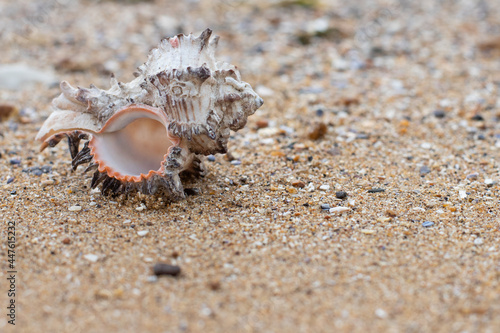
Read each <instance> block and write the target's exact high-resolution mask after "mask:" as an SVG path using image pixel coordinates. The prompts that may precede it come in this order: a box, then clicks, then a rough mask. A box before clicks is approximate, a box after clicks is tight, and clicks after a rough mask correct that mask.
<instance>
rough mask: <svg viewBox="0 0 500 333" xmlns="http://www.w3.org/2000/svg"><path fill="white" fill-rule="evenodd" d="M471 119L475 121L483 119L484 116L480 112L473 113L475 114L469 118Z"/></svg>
mask: <svg viewBox="0 0 500 333" xmlns="http://www.w3.org/2000/svg"><path fill="white" fill-rule="evenodd" d="M471 120H475V121H483V120H484V118H483V116H481V115H480V114H475V115H474V116H473V117H472V118H471Z"/></svg>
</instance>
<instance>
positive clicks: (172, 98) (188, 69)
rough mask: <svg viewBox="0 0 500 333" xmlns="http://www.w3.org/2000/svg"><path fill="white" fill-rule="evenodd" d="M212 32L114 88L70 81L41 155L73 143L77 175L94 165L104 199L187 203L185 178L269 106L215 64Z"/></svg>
mask: <svg viewBox="0 0 500 333" xmlns="http://www.w3.org/2000/svg"><path fill="white" fill-rule="evenodd" d="M211 34H212V31H211V30H210V29H207V30H205V31H204V32H203V33H202V34H201V35H200V36H198V37H194V36H193V35H192V34H190V35H188V36H185V35H182V34H181V35H177V36H175V37H173V38H167V39H164V40H162V41H161V42H160V44H159V45H158V47H157V48H155V49H153V50H152V51H151V52H150V54H149V57H148V60H147V61H146V62H145V63H144V64H143V65H142V66H140V67H139V68H138V72H136V73H135V74H136V78H135V79H134V80H132V81H131V82H129V83H122V82H118V81H117V80H116V79H115V77H114V76H113V75H112V77H111V88H110V89H109V90H101V89H99V88H97V87H95V86H94V85H91V86H90V88H88V89H86V88H74V87H72V86H71V85H70V84H69V83H68V82H66V81H63V82H62V83H61V91H62V93H61V95H60V96H58V97H57V98H55V99H54V100H53V102H52V105H53V109H54V111H53V112H52V113H51V114H50V116H49V117H48V118H47V120H46V121H45V122H44V124H43V125H42V127H41V129H40V131H39V132H38V135H37V140H40V141H42V142H43V143H42V150H43V149H44V148H46V147H48V146H51V147H53V146H55V145H56V144H58V143H59V142H60V141H61V140H62V139H63V138H64V137H67V139H68V144H69V150H70V154H71V158H72V159H73V160H72V166H73V170H76V168H77V167H78V166H79V165H81V164H87V163H88V164H89V166H88V167H87V168H86V170H85V172H87V171H90V170H93V171H94V176H93V178H92V183H91V187H92V188H95V187H96V186H98V185H99V184H101V183H102V188H101V191H102V193H103V194H120V193H128V192H130V191H133V190H138V191H140V192H142V193H145V194H154V193H157V192H159V191H161V192H163V193H164V194H166V196H167V197H168V198H169V199H171V200H179V199H182V198H184V188H183V185H182V181H181V176H182V175H185V174H192V175H195V176H203V175H204V172H205V171H204V166H203V163H202V161H201V156H202V155H209V154H215V153H225V152H226V151H227V141H228V138H229V134H230V130H233V131H237V130H239V129H241V128H242V127H243V126H245V124H246V121H247V118H248V116H249V115H251V114H253V113H254V112H255V111H256V110H257V109H258V108H259V107H260V106H262V104H263V100H262V98H260V97H259V96H258V95H257V94H256V93H255V92H254V91H253V89H252V87H251V86H250V85H249V84H248V83H246V82H244V81H242V80H241V77H240V73H239V72H238V70H237V69H236V67H235V66H233V65H230V64H227V63H223V62H217V61H216V60H215V57H214V53H215V49H216V48H217V42H218V37H217V36H216V37H214V38H212V39H211ZM82 140H83V141H84V144H83V148H82V149H80V142H81V141H82Z"/></svg>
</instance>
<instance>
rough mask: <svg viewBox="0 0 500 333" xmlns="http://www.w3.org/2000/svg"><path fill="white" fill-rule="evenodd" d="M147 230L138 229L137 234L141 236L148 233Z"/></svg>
mask: <svg viewBox="0 0 500 333" xmlns="http://www.w3.org/2000/svg"><path fill="white" fill-rule="evenodd" d="M148 232H149V230H141V231H138V232H137V234H138V235H139V236H141V237H143V236H146V235H147V234H148Z"/></svg>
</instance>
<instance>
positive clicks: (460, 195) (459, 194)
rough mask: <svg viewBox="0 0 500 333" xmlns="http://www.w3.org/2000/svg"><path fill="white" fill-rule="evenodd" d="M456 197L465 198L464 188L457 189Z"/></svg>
mask: <svg viewBox="0 0 500 333" xmlns="http://www.w3.org/2000/svg"><path fill="white" fill-rule="evenodd" d="M458 197H459V198H460V199H465V198H467V192H465V190H459V191H458Z"/></svg>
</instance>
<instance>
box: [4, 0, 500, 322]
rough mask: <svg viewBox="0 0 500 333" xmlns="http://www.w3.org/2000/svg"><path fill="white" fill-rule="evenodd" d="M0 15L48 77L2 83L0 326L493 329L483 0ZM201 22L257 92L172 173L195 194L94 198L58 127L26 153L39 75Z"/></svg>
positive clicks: (26, 10)
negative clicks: (230, 125)
mask: <svg viewBox="0 0 500 333" xmlns="http://www.w3.org/2000/svg"><path fill="white" fill-rule="evenodd" d="M0 13H1V14H0V15H1V16H2V18H1V20H0V22H1V23H0V25H2V29H1V32H0V40H1V42H2V43H1V45H2V46H1V53H0V54H1V63H2V64H14V63H23V64H25V65H26V66H28V68H31V70H32V71H33V77H38V76H37V75H39V74H40V73H38V72H36V75H35V71H40V72H42V76H43V75H45V76H44V77H43V79H40V80H37V82H35V83H33V84H32V85H29V82H25V83H23V84H22V85H21V86H20V87H13V89H7V88H3V89H1V90H0V104H2V105H7V106H12V107H14V108H16V109H17V111H18V112H17V113H16V112H14V114H12V115H11V116H10V118H8V119H7V118H6V119H4V117H3V116H2V120H3V121H2V122H1V123H0V134H1V135H0V152H1V163H0V167H1V170H2V172H1V176H0V182H1V184H2V195H1V200H0V206H1V217H2V241H1V242H0V244H1V245H0V248H1V251H2V252H1V253H2V261H1V262H2V264H1V272H0V280H1V281H2V283H1V286H2V287H1V289H2V291H1V292H0V307H1V308H2V309H3V311H2V319H1V320H0V331H2V332H10V331H18V332H179V331H183V332H498V330H499V329H500V245H499V241H500V223H499V222H500V219H499V215H500V209H499V197H500V193H499V190H500V186H499V181H500V168H499V162H500V159H499V157H500V99H499V97H498V91H499V85H500V62H499V61H498V60H499V56H500V46H499V45H500V43H499V42H498V41H499V39H498V38H499V37H498V34H499V27H500V5H499V4H498V3H497V2H495V1H477V4H475V3H473V2H469V1H461V2H455V1H443V2H439V3H438V2H435V1H422V2H419V4H416V3H413V4H406V2H403V1H401V2H384V1H356V2H355V3H352V2H350V1H324V2H322V3H320V2H315V1H272V2H263V1H257V2H253V1H244V0H241V1H185V2H184V1H144V2H140V1H128V2H122V1H80V2H78V1H71V0H65V1H63V0H57V1H56V0H53V1H44V2H42V1H36V2H31V1H29V2H28V1H21V2H16V3H12V2H10V1H5V0H2V1H0ZM207 27H210V28H211V29H212V30H213V31H214V33H215V34H217V35H220V36H221V40H220V47H219V50H218V57H219V58H220V59H222V60H225V61H229V62H231V63H233V64H235V65H237V66H238V68H239V69H240V71H241V74H242V77H243V79H244V80H245V81H247V82H249V83H251V84H252V86H253V87H254V88H255V90H256V91H257V93H259V94H260V95H261V97H262V98H263V99H264V101H265V104H264V106H263V107H262V108H261V109H260V110H258V111H257V112H256V114H255V115H253V116H251V117H250V118H249V121H248V124H247V126H246V127H245V128H244V129H243V130H241V131H239V132H237V133H234V135H232V136H231V138H230V140H229V151H230V153H231V156H230V158H227V157H226V156H224V155H217V156H215V161H213V162H211V161H206V166H207V169H208V171H209V174H208V175H207V176H206V177H205V178H204V179H201V180H194V181H192V182H191V183H190V184H188V187H192V188H197V189H199V191H200V193H199V194H197V195H191V196H188V197H187V198H186V200H184V201H181V202H176V203H168V202H166V200H164V199H163V198H161V197H157V196H152V197H147V196H143V195H131V196H129V197H118V198H111V197H104V196H102V195H101V194H100V193H99V192H97V191H92V190H90V177H91V175H87V174H84V173H83V167H80V168H79V169H78V170H76V171H75V172H71V163H70V162H71V159H70V157H69V153H68V150H67V146H66V145H65V144H64V143H61V144H59V145H58V146H56V147H54V148H50V149H47V150H46V151H44V152H42V153H39V143H38V142H35V141H34V137H35V135H36V133H37V131H38V129H39V128H40V126H41V124H42V123H43V120H44V119H45V118H46V117H47V116H48V115H49V114H50V112H51V109H50V101H51V100H52V98H54V97H55V96H57V95H58V94H59V88H58V86H57V82H55V84H54V81H59V80H67V81H69V82H71V83H73V84H75V85H79V86H88V85H89V84H91V83H94V84H96V85H97V86H98V87H101V88H107V87H108V84H109V76H110V73H111V72H114V73H115V74H116V76H117V78H118V79H119V80H121V81H128V80H130V79H131V78H132V77H133V76H132V73H133V71H134V70H135V68H136V67H137V66H138V65H140V64H141V63H142V62H144V61H145V60H146V55H147V53H148V51H149V50H150V49H151V48H152V47H154V46H155V45H156V44H157V43H158V42H159V40H160V39H161V38H164V37H167V36H173V35H175V34H177V33H181V32H184V33H189V32H193V33H200V32H201V31H203V30H204V29H205V28H207ZM52 76H53V77H54V78H55V79H54V78H53V77H52ZM28 77H30V76H29V75H28ZM12 84H14V83H12ZM3 110H6V109H3ZM2 112H3V111H2ZM231 159H234V160H237V161H240V162H241V164H239V165H237V164H238V163H234V162H233V163H231V161H230V160H231ZM377 189H379V190H377ZM374 190H375V191H374ZM341 191H344V192H345V193H346V195H345V194H341V193H337V192H341ZM337 196H338V197H340V199H338V198H337ZM327 206H328V207H330V208H332V209H328V207H327ZM9 221H13V222H15V227H16V243H15V246H16V247H15V269H16V271H17V273H16V282H15V284H16V296H15V304H16V321H15V323H16V325H15V327H13V326H12V325H10V324H9V323H8V322H7V320H6V318H7V316H6V314H7V311H8V310H7V309H6V307H7V306H8V304H9V303H8V302H9V301H10V299H11V298H10V297H8V295H7V289H8V288H9V286H8V284H7V282H6V281H7V278H8V277H9V274H8V273H7V271H8V270H9V265H8V264H9V263H8V252H7V250H8V248H7V246H8V243H7V228H8V222H9ZM157 263H167V264H171V265H175V266H178V267H180V269H181V273H180V274H179V275H177V276H160V277H157V276H155V275H154V274H153V266H154V265H155V264H157ZM7 319H8V318H7Z"/></svg>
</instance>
